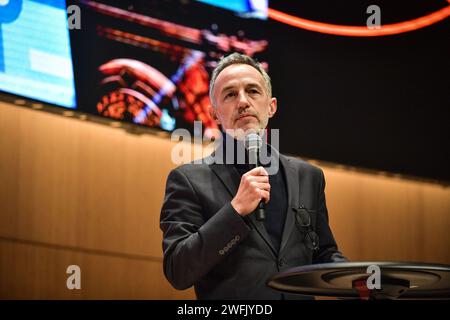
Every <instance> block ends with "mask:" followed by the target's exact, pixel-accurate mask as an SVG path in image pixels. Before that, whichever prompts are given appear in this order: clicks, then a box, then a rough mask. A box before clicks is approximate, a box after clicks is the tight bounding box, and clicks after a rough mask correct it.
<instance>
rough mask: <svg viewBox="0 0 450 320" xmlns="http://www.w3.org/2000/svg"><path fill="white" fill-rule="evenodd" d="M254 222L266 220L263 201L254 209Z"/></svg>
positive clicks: (257, 159)
mask: <svg viewBox="0 0 450 320" xmlns="http://www.w3.org/2000/svg"><path fill="white" fill-rule="evenodd" d="M255 156H256V163H257V164H256V166H255V168H256V167H257V166H259V165H260V163H259V158H258V153H256V155H255ZM255 214H256V220H258V221H264V220H266V203H265V202H264V200H261V201H260V202H259V204H258V206H257V207H256V213H255Z"/></svg>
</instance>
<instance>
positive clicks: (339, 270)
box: [267, 261, 450, 299]
mask: <svg viewBox="0 0 450 320" xmlns="http://www.w3.org/2000/svg"><path fill="white" fill-rule="evenodd" d="M370 266H378V267H379V271H380V273H379V275H380V280H381V281H380V284H381V286H380V287H379V289H377V288H373V289H369V288H368V287H367V282H368V281H367V279H369V277H371V276H372V275H375V273H372V272H374V271H372V270H373V268H374V267H370ZM369 267H370V269H368V268H369ZM368 270H369V271H368ZM369 280H371V279H369ZM369 282H370V281H369ZM267 285H268V286H269V287H271V288H274V289H277V290H280V291H283V292H289V293H298V294H306V295H314V296H329V297H337V298H363V299H450V266H449V265H442V264H428V263H416V262H386V261H370V262H340V263H324V264H315V265H307V266H302V267H296V268H292V269H289V270H287V271H284V272H281V273H278V274H276V275H275V276H273V277H272V278H271V279H270V280H269V281H268V283H267ZM369 287H370V285H369Z"/></svg>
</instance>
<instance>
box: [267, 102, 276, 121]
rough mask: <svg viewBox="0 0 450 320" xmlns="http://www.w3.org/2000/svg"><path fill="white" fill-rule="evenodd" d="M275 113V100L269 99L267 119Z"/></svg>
mask: <svg viewBox="0 0 450 320" xmlns="http://www.w3.org/2000/svg"><path fill="white" fill-rule="evenodd" d="M276 112H277V98H270V104H269V118H272V117H273V116H274V115H275V113H276Z"/></svg>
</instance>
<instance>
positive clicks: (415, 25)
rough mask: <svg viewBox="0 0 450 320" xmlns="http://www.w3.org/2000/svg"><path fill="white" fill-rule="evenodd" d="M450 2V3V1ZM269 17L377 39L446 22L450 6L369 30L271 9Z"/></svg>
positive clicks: (337, 32) (324, 31) (298, 26)
mask: <svg viewBox="0 0 450 320" xmlns="http://www.w3.org/2000/svg"><path fill="white" fill-rule="evenodd" d="M448 1H449V2H450V0H448ZM268 16H269V18H271V19H273V20H276V21H279V22H282V23H285V24H288V25H291V26H293V27H297V28H301V29H306V30H310V31H315V32H320V33H327V34H334V35H339V36H347V37H377V36H387V35H392V34H399V33H404V32H409V31H413V30H417V29H420V28H424V27H426V26H429V25H431V24H433V23H436V22H438V21H441V20H444V19H445V18H447V17H448V16H450V5H449V6H447V7H445V8H442V9H440V10H438V11H435V12H433V13H430V14H428V15H426V16H423V17H420V18H416V19H412V20H408V21H404V22H399V23H393V24H386V25H381V26H380V29H369V28H367V27H362V26H345V25H338V24H330V23H323V22H317V21H312V20H307V19H303V18H299V17H296V16H292V15H290V14H287V13H284V12H281V11H278V10H275V9H271V8H269V9H268Z"/></svg>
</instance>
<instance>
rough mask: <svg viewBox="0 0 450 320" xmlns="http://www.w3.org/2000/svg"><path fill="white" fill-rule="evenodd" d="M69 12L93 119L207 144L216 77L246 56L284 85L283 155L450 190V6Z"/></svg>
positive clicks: (208, 0)
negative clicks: (449, 140) (222, 66)
mask: <svg viewBox="0 0 450 320" xmlns="http://www.w3.org/2000/svg"><path fill="white" fill-rule="evenodd" d="M69 3H70V4H76V5H78V6H80V8H81V12H82V23H81V26H82V27H81V29H80V30H73V31H71V41H72V50H73V51H72V54H73V57H74V70H75V83H76V88H77V100H78V108H79V110H81V111H85V112H89V113H93V114H97V115H101V116H105V117H109V118H112V119H116V120H120V121H127V122H130V123H134V124H138V125H142V126H148V127H153V128H159V129H162V130H165V131H171V130H173V129H175V128H188V129H192V125H193V122H194V121H195V120H198V121H201V122H202V124H203V131H204V133H205V134H206V135H207V134H208V129H215V128H217V125H216V124H215V122H214V121H213V119H211V117H210V115H209V112H208V108H209V106H210V101H209V98H208V84H209V80H210V74H211V71H212V69H213V68H214V66H215V65H216V64H217V62H218V60H219V59H220V58H221V57H222V56H223V55H226V54H229V53H231V52H235V51H237V52H241V53H245V54H247V55H250V56H252V57H254V58H256V59H257V60H259V61H260V62H261V63H262V64H263V66H264V67H265V68H266V69H267V70H268V72H269V74H270V76H271V78H272V84H273V93H274V96H275V97H277V98H278V111H277V114H276V116H275V117H274V118H273V119H271V122H270V123H269V125H270V127H271V128H277V129H280V143H281V151H282V152H284V153H288V154H292V155H303V156H306V157H309V158H315V159H320V160H327V161H331V162H337V163H342V164H349V165H355V166H358V167H365V168H374V169H377V170H384V171H390V172H396V173H404V174H407V175H415V176H424V177H432V178H438V179H446V180H450V174H449V170H448V160H449V156H448V152H447V151H446V148H443V146H444V145H445V144H446V140H445V138H444V137H448V136H449V129H448V125H447V119H448V115H449V112H448V85H447V83H448V79H447V78H448V75H447V71H445V70H448V66H449V61H448V53H449V50H448V49H449V42H448V41H446V39H447V38H448V27H449V19H448V16H449V15H450V12H449V10H450V9H449V8H450V4H449V3H448V2H447V1H444V0H431V1H412V0H411V1H410V0H398V1H395V2H393V1H387V0H386V1H376V2H373V1H368V0H367V1H365V0H363V1H360V0H348V1H345V5H344V4H343V2H342V1H331V0H323V1H270V2H266V1H213V0H199V1H181V0H166V1H144V0H142V1H140V0H133V1H114V0H109V1H106V0H97V1H93V0H78V1H69ZM373 5H375V7H374V6H373ZM374 8H375V9H374ZM376 8H378V11H379V12H378V13H379V15H378V17H372V18H370V17H371V16H372V15H374V14H376V13H377V10H376ZM369 21H371V23H372V28H369V27H368V22H369ZM377 21H378V22H381V27H380V28H378V29H377V28H376V26H375V27H374V26H373V23H376V22H377Z"/></svg>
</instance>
